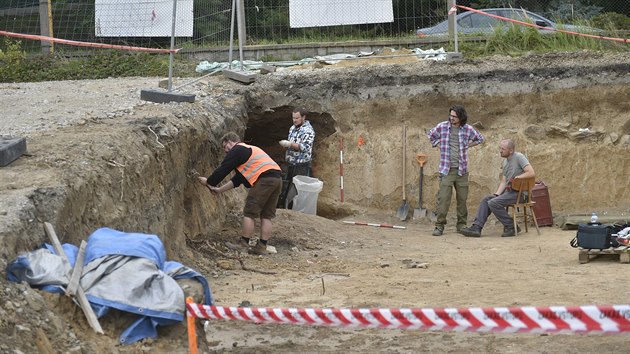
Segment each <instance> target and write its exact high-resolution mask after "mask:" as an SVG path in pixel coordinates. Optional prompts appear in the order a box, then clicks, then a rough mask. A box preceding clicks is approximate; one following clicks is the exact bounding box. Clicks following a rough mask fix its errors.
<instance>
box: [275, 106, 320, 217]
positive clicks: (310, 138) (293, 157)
mask: <svg viewBox="0 0 630 354" xmlns="http://www.w3.org/2000/svg"><path fill="white" fill-rule="evenodd" d="M306 114H307V111H306V109H304V108H296V109H294V110H293V113H292V119H293V125H292V126H291V128H289V136H288V137H287V140H280V142H279V144H280V145H281V146H282V147H283V148H286V149H287V152H286V155H285V161H286V162H287V164H288V165H289V166H288V169H287V173H286V175H285V179H284V181H283V184H284V186H283V189H282V194H281V195H280V198H279V199H278V203H279V206H280V207H284V206H285V205H284V204H285V201H286V199H287V195H288V194H289V190H290V188H291V184H292V183H293V176H298V175H302V176H309V177H311V176H312V175H313V170H312V166H311V161H312V160H313V142H314V141H315V130H313V126H312V125H311V122H309V121H308V120H307V119H306Z"/></svg>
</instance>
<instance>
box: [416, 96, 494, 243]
mask: <svg viewBox="0 0 630 354" xmlns="http://www.w3.org/2000/svg"><path fill="white" fill-rule="evenodd" d="M467 121H468V114H467V113H466V109H464V106H462V105H454V106H452V107H451V108H449V118H448V120H447V121H444V122H441V123H439V124H438V125H437V126H436V127H435V128H433V129H431V130H429V132H428V133H427V136H428V137H429V140H430V141H431V145H432V146H433V147H438V148H439V149H440V165H439V172H440V189H439V191H438V195H437V201H438V205H437V221H436V223H435V230H433V233H432V235H433V236H442V234H443V233H444V225H446V215H447V214H448V208H449V206H450V205H451V196H452V194H453V187H454V188H455V193H456V198H457V232H460V231H461V230H462V229H463V228H464V227H465V226H466V222H467V219H468V208H467V207H466V200H467V199H468V148H470V147H473V146H475V145H479V144H481V143H483V140H484V139H483V136H482V135H481V134H480V133H479V132H478V131H477V130H476V129H475V128H473V127H472V126H471V125H469V124H466V122H467Z"/></svg>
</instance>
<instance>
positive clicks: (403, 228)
mask: <svg viewBox="0 0 630 354" xmlns="http://www.w3.org/2000/svg"><path fill="white" fill-rule="evenodd" d="M343 223H344V224H350V225H361V226H374V227H386V228H389V229H400V230H405V229H406V228H407V227H405V226H398V225H390V224H375V223H371V222H363V221H344V222H343Z"/></svg>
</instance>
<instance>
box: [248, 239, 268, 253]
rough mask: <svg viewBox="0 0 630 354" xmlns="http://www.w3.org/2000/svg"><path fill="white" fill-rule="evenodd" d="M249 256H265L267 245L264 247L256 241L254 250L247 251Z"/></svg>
mask: <svg viewBox="0 0 630 354" xmlns="http://www.w3.org/2000/svg"><path fill="white" fill-rule="evenodd" d="M249 254H255V255H257V256H266V255H267V254H268V253H267V245H265V244H263V243H262V242H260V241H258V243H257V244H256V246H255V247H254V248H252V249H251V250H249Z"/></svg>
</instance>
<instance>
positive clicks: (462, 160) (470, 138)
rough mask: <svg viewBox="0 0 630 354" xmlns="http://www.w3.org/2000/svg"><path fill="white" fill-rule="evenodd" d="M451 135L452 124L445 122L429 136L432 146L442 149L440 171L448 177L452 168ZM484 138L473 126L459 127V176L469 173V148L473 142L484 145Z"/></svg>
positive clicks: (429, 133) (430, 131)
mask: <svg viewBox="0 0 630 354" xmlns="http://www.w3.org/2000/svg"><path fill="white" fill-rule="evenodd" d="M450 135H451V122H449V121H444V122H441V123H439V124H438V125H436V126H435V128H433V129H431V130H429V132H428V133H427V136H428V137H429V140H430V141H431V146H433V147H436V146H438V145H439V148H440V166H439V167H438V170H439V171H440V173H441V174H443V175H447V174H448V170H449V169H450V166H451V151H450V149H449V144H448V142H449V137H450ZM483 141H484V139H483V136H482V135H481V134H480V133H479V132H478V131H477V130H476V129H475V128H473V127H472V126H471V125H469V124H466V125H463V126H461V127H459V168H458V170H457V175H459V176H463V175H464V174H466V173H467V172H468V146H469V143H471V142H473V143H475V145H478V144H481V143H483Z"/></svg>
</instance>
